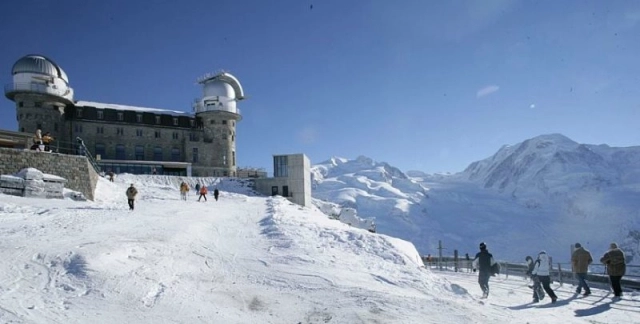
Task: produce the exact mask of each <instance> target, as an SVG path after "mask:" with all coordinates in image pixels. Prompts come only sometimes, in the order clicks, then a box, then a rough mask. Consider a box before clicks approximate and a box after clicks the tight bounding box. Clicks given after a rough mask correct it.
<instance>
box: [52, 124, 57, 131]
mask: <svg viewBox="0 0 640 324" xmlns="http://www.w3.org/2000/svg"><path fill="white" fill-rule="evenodd" d="M53 130H54V131H55V132H57V131H58V123H55V124H53Z"/></svg>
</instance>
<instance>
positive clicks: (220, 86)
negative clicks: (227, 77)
mask: <svg viewBox="0 0 640 324" xmlns="http://www.w3.org/2000/svg"><path fill="white" fill-rule="evenodd" d="M203 93H204V96H205V97H214V96H221V97H227V98H235V97H236V92H235V90H233V87H232V86H231V85H230V84H229V83H226V82H223V81H220V80H212V81H209V82H207V83H205V85H204V89H203Z"/></svg>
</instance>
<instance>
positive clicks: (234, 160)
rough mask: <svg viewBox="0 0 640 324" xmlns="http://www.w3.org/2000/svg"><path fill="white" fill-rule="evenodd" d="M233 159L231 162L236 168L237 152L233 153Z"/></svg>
mask: <svg viewBox="0 0 640 324" xmlns="http://www.w3.org/2000/svg"><path fill="white" fill-rule="evenodd" d="M231 158H232V159H233V161H231V163H233V164H232V165H231V166H236V151H231Z"/></svg>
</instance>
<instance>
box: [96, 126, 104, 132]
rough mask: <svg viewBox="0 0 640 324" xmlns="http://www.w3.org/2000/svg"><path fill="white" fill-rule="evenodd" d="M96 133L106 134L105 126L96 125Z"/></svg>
mask: <svg viewBox="0 0 640 324" xmlns="http://www.w3.org/2000/svg"><path fill="white" fill-rule="evenodd" d="M96 134H104V127H102V126H98V127H96Z"/></svg>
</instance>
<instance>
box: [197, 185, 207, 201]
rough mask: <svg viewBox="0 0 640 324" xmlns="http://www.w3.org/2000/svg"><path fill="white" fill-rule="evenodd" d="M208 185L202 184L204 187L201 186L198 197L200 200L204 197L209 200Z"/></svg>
mask: <svg viewBox="0 0 640 324" xmlns="http://www.w3.org/2000/svg"><path fill="white" fill-rule="evenodd" d="M207 192H208V191H207V186H205V185H202V187H200V197H198V201H200V198H202V197H204V201H207Z"/></svg>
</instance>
